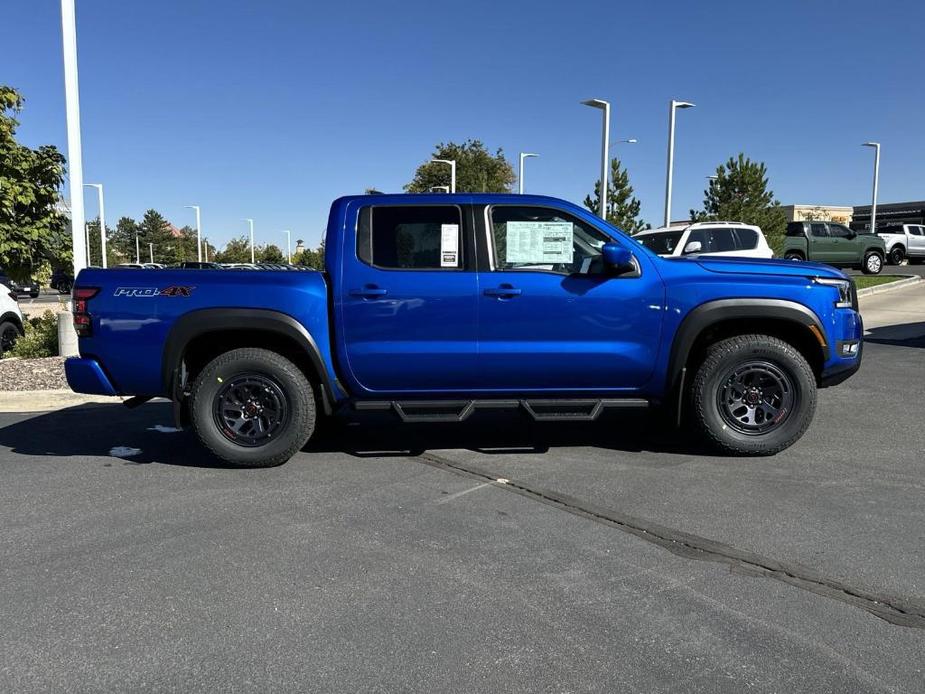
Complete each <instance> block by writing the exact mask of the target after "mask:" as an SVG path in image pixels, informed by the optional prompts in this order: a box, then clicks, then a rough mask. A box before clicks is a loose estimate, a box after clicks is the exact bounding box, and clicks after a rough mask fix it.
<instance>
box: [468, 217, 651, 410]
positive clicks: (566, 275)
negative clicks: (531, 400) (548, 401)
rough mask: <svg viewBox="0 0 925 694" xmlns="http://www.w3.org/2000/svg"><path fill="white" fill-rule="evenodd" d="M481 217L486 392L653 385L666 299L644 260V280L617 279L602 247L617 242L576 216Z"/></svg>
mask: <svg viewBox="0 0 925 694" xmlns="http://www.w3.org/2000/svg"><path fill="white" fill-rule="evenodd" d="M475 216H476V219H477V220H478V221H477V225H478V231H477V244H478V246H479V252H480V262H483V263H484V264H483V265H480V272H479V287H480V295H479V358H478V373H479V381H480V384H481V386H482V387H483V388H484V389H487V390H493V391H507V392H510V391H516V392H526V391H533V392H535V391H560V392H561V391H573V392H574V391H581V392H588V391H619V390H632V389H635V388H638V387H640V386H642V385H643V384H645V382H646V381H648V379H649V378H650V376H651V374H652V372H653V370H654V367H655V361H656V355H657V351H658V346H659V340H660V336H661V322H662V313H663V311H662V307H663V306H664V293H665V292H664V286H663V283H662V280H661V278H660V277H659V276H658V273H657V272H656V270H655V268H654V267H653V265H652V263H651V261H650V260H649V258H648V257H647V256H645V255H644V254H642V253H640V252H639V251H638V250H637V256H638V260H639V263H640V272H639V274H638V276H626V277H612V276H609V275H606V274H604V273H603V272H602V264H601V259H600V254H601V250H600V249H601V246H603V244H604V243H606V242H608V241H612V240H614V238H613V237H611V236H610V235H609V234H607V233H606V232H605V231H604V230H602V229H600V228H598V227H597V226H596V225H595V224H594V223H592V222H591V221H590V219H588V218H586V217H584V216H582V215H579V214H578V213H575V214H572V213H570V212H568V211H564V210H561V209H558V208H554V207H547V206H540V205H509V204H505V205H493V206H490V207H487V208H483V209H482V210H481V211H480V210H478V209H477V208H476V215H475ZM587 217H590V215H588V216H587ZM622 242H623V243H625V244H626V246H627V248H629V249H630V250H634V242H633V241H622Z"/></svg>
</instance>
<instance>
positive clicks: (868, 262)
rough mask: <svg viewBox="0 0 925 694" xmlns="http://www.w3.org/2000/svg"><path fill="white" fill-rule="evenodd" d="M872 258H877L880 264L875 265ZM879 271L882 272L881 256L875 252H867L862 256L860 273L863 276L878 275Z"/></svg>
mask: <svg viewBox="0 0 925 694" xmlns="http://www.w3.org/2000/svg"><path fill="white" fill-rule="evenodd" d="M873 258H877V259H878V260H879V261H880V262H879V263H877V262H876V261H874V260H873ZM881 270H883V256H882V255H880V254H879V253H878V252H877V251H867V253H865V254H864V262H862V263H861V272H863V273H864V274H865V275H879V274H880V272H881Z"/></svg>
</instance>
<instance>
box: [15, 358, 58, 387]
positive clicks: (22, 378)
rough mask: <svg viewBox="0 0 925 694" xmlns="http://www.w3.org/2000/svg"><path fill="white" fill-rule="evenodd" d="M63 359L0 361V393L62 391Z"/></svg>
mask: <svg viewBox="0 0 925 694" xmlns="http://www.w3.org/2000/svg"><path fill="white" fill-rule="evenodd" d="M67 387H68V386H67V381H66V380H65V378H64V357H48V358H45V359H0V392H2V391H5V390H7V391H9V390H63V389H67Z"/></svg>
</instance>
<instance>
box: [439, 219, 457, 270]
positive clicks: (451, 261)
mask: <svg viewBox="0 0 925 694" xmlns="http://www.w3.org/2000/svg"><path fill="white" fill-rule="evenodd" d="M440 267H459V225H458V224H441V225H440Z"/></svg>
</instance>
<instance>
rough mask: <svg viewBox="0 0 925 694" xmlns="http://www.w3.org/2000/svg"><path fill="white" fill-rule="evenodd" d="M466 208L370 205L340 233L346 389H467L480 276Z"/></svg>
mask: <svg viewBox="0 0 925 694" xmlns="http://www.w3.org/2000/svg"><path fill="white" fill-rule="evenodd" d="M469 217H470V216H469V214H468V207H464V206H461V205H449V204H444V205H433V204H430V205H428V204H418V205H407V204H405V205H392V204H384V205H372V206H368V207H364V208H362V209H360V210H359V211H358V220H357V224H356V233H355V236H354V235H353V234H352V233H351V231H352V230H346V233H345V236H344V239H345V243H344V249H343V263H344V267H343V273H342V275H341V285H342V286H341V287H340V288H339V291H338V302H339V307H338V308H339V315H340V317H341V329H342V338H341V340H342V341H341V344H340V346H339V356H341V358H342V359H344V360H345V362H346V364H344V366H345V367H346V368H345V369H344V370H345V372H346V374H347V376H348V378H349V379H350V381H351V382H350V386H351V390H361V391H366V392H368V393H411V392H414V393H419V394H427V393H433V394H438V393H439V392H441V391H451V390H454V389H456V390H465V389H468V388H470V387H471V386H472V381H473V379H474V378H475V373H476V363H475V359H476V352H477V344H476V340H477V325H476V310H477V296H478V287H477V275H476V272H475V260H474V257H473V255H474V254H473V252H472V251H471V248H470V247H468V246H467V243H466V239H467V238H469V239H470V243H471V229H470V226H471V225H470V222H469Z"/></svg>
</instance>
